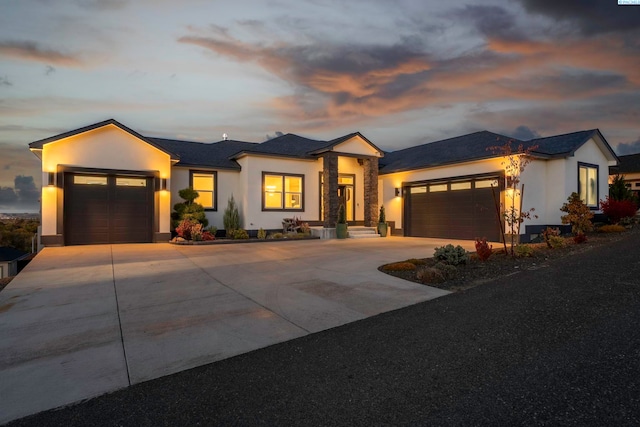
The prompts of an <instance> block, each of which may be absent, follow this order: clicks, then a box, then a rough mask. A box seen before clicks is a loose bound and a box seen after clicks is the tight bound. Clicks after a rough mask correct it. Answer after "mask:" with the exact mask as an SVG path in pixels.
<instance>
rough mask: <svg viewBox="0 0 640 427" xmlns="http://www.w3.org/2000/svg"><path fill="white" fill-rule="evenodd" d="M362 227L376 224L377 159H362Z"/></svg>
mask: <svg viewBox="0 0 640 427" xmlns="http://www.w3.org/2000/svg"><path fill="white" fill-rule="evenodd" d="M363 166H364V225H365V227H375V226H376V224H377V223H378V158H377V157H370V158H367V159H364V163H363Z"/></svg>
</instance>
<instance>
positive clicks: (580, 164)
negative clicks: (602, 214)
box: [578, 162, 600, 211]
mask: <svg viewBox="0 0 640 427" xmlns="http://www.w3.org/2000/svg"><path fill="white" fill-rule="evenodd" d="M581 168H585V169H587V170H588V169H595V170H596V203H595V205H590V204H588V203H587V201H586V200H583V202H584V204H585V205H587V207H588V208H589V209H591V210H593V211H595V210H598V207H599V206H600V166H599V165H594V164H592V163H584V162H578V195H580V194H581V193H582V183H581V182H580V169H581ZM588 176H589V173H588V172H587V178H588ZM588 190H589V188H588V187H587V196H586V197H587V200H588V199H589V193H588ZM581 200H582V199H581Z"/></svg>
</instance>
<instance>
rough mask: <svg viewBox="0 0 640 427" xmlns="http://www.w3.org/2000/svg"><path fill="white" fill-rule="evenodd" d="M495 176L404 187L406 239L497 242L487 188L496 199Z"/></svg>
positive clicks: (498, 179) (496, 225)
mask: <svg viewBox="0 0 640 427" xmlns="http://www.w3.org/2000/svg"><path fill="white" fill-rule="evenodd" d="M501 183H502V179H501V177H499V176H491V177H487V176H478V177H471V178H469V177H466V178H464V179H450V180H441V181H430V182H420V183H412V184H409V185H407V186H406V187H405V195H406V197H405V212H406V218H405V221H406V224H407V233H406V234H407V235H408V236H414V237H438V238H447V239H475V238H483V237H486V238H487V240H491V241H499V240H500V223H499V222H498V218H497V215H496V207H495V203H494V197H493V193H492V191H493V190H492V189H491V187H492V186H494V187H496V196H497V197H499V195H500V189H501V185H500V184H501Z"/></svg>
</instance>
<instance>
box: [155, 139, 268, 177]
mask: <svg viewBox="0 0 640 427" xmlns="http://www.w3.org/2000/svg"><path fill="white" fill-rule="evenodd" d="M148 139H150V140H152V141H154V142H155V143H156V144H158V145H159V146H161V147H164V148H165V149H167V150H169V151H172V152H174V153H177V154H178V155H179V156H180V162H179V163H178V166H201V167H208V168H222V169H238V170H239V169H240V165H239V164H238V162H236V161H235V160H233V159H232V157H233V155H234V154H236V153H238V152H240V151H243V150H250V149H252V147H254V146H257V145H261V144H256V143H253V142H242V141H229V140H225V141H219V142H213V143H208V144H207V143H202V142H191V141H178V140H175V139H164V138H148Z"/></svg>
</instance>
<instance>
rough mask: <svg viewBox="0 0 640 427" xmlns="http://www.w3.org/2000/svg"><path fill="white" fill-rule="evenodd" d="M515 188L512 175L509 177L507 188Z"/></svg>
mask: <svg viewBox="0 0 640 427" xmlns="http://www.w3.org/2000/svg"><path fill="white" fill-rule="evenodd" d="M511 186H513V177H512V176H510V175H507V188H509V187H511Z"/></svg>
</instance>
